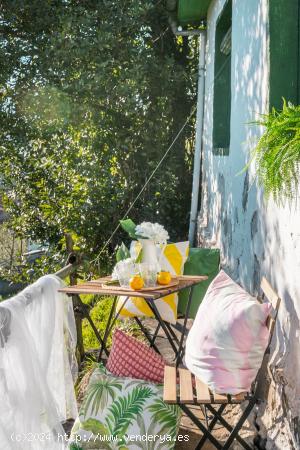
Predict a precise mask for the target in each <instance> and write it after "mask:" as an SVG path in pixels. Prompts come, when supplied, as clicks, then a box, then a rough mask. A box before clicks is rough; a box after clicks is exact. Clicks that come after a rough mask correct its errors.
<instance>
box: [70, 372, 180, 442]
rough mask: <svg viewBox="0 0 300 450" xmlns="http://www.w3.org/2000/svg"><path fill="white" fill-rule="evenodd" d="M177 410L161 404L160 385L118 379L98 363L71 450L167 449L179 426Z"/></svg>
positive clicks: (173, 440) (74, 431) (73, 431)
mask: <svg viewBox="0 0 300 450" xmlns="http://www.w3.org/2000/svg"><path fill="white" fill-rule="evenodd" d="M180 417H181V413H180V408H179V407H178V406H176V405H168V404H166V403H164V402H163V386H162V385H159V384H152V383H149V382H145V381H142V380H137V379H133V378H125V377H123V378H118V377H115V376H114V375H112V374H111V373H110V372H109V371H108V370H106V369H105V368H104V366H103V365H102V364H99V365H98V366H97V368H96V369H95V370H94V372H93V374H92V376H91V378H90V382H89V386H88V389H87V392H86V395H85V398H84V400H83V402H82V405H81V408H80V411H79V416H78V418H77V420H76V421H75V423H74V426H73V429H72V432H71V438H70V449H71V450H75V449H76V450H87V449H89V450H99V449H108V450H109V449H120V450H127V449H128V450H129V449H130V450H137V449H145V450H159V449H163V450H169V449H173V448H174V446H175V442H176V436H177V432H178V429H179V424H180Z"/></svg>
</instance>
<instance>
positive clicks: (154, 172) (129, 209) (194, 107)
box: [92, 105, 197, 263]
mask: <svg viewBox="0 0 300 450" xmlns="http://www.w3.org/2000/svg"><path fill="white" fill-rule="evenodd" d="M196 108H197V106H196V105H195V106H193V108H192V111H191V113H190V115H189V116H188V118H187V119H186V121H185V122H184V124H183V125H182V127H181V128H180V130H179V131H178V133H177V134H176V136H175V138H174V139H173V141H172V143H171V145H170V146H169V147H168V149H167V150H166V152H165V154H164V155H163V157H162V158H161V159H160V161H159V162H158V164H157V166H156V167H155V169H154V170H153V172H152V173H151V175H150V176H149V177H148V178H147V180H146V182H145V184H144V186H143V187H142V189H141V190H140V192H139V193H138V194H137V196H136V197H135V199H134V200H133V202H132V203H131V204H130V206H129V208H128V209H127V211H126V212H125V214H124V215H123V217H122V219H120V220H119V223H118V225H117V226H116V228H115V229H114V231H113V232H112V233H111V235H110V237H109V238H108V239H107V241H106V242H105V244H104V245H103V247H102V249H101V250H100V253H99V254H98V256H97V257H96V258H95V259H94V260H93V261H92V263H97V262H98V261H99V259H100V257H101V255H102V254H103V252H104V250H105V249H106V248H107V246H108V245H109V243H110V242H111V241H112V239H113V237H114V235H115V234H116V232H117V231H118V229H119V228H120V226H121V224H120V221H121V220H124V219H126V217H127V216H128V214H129V213H130V211H131V210H132V208H133V207H134V205H135V204H136V202H137V201H138V199H139V198H140V196H141V195H142V193H143V192H144V190H145V189H146V187H147V186H148V184H149V183H150V181H151V180H152V178H153V177H154V175H155V174H156V172H157V171H158V169H159V168H160V166H161V165H162V163H163V162H164V160H165V159H166V157H167V156H168V154H169V153H170V151H171V150H172V148H173V146H174V144H175V143H176V141H177V140H178V138H179V136H180V135H181V133H182V132H183V130H184V129H185V127H186V126H187V124H188V123H189V121H190V120H191V118H192V117H193V115H194V114H195V111H196Z"/></svg>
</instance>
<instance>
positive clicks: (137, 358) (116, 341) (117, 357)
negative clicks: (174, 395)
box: [106, 330, 165, 383]
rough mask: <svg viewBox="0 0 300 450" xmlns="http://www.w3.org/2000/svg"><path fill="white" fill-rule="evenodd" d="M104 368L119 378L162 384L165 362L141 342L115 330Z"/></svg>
mask: <svg viewBox="0 0 300 450" xmlns="http://www.w3.org/2000/svg"><path fill="white" fill-rule="evenodd" d="M106 367H107V369H108V370H109V371H110V372H111V373H112V374H114V375H116V376H119V377H129V378H137V379H140V380H145V381H151V382H153V383H163V379H164V367H165V361H164V359H163V358H162V356H160V355H159V354H158V353H156V352H155V351H154V350H153V349H152V348H150V347H148V346H147V345H145V344H144V343H143V342H140V341H138V340H137V339H135V338H134V337H132V336H129V335H128V334H126V333H124V332H123V331H121V330H116V331H115V332H114V335H113V342H112V348H111V351H110V354H109V357H108V360H107V364H106Z"/></svg>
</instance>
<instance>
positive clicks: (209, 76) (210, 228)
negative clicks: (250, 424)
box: [198, 0, 300, 449]
mask: <svg viewBox="0 0 300 450" xmlns="http://www.w3.org/2000/svg"><path fill="white" fill-rule="evenodd" d="M224 4H225V0H214V1H213V2H212V4H211V7H210V9H209V13H208V31H207V39H208V40H207V72H206V94H205V119H204V139H203V147H204V160H203V180H204V195H203V199H202V209H201V212H200V214H199V227H198V231H199V235H198V239H199V244H200V245H203V243H205V244H206V245H216V246H218V247H220V248H221V251H222V266H223V267H224V268H225V269H226V270H227V271H228V272H229V273H230V274H231V275H232V276H233V278H234V279H236V280H237V281H238V282H239V283H241V284H242V285H243V286H244V287H245V288H246V289H247V290H248V291H250V292H251V293H257V289H258V285H259V282H260V278H261V276H262V275H265V276H266V277H267V278H268V279H269V281H270V282H271V284H272V285H273V286H274V288H276V290H277V291H278V292H279V294H280V296H281V297H282V299H283V301H282V305H281V310H280V315H279V321H278V326H277V330H276V336H275V338H274V353H273V356H272V365H273V367H275V368H276V370H275V371H274V374H275V377H276V380H277V384H276V390H275V392H273V393H272V391H271V395H270V398H269V407H267V408H266V410H265V414H264V417H263V421H264V423H265V425H266V426H267V428H268V448H273V447H272V446H273V445H276V448H279V449H288V448H292V445H291V443H290V440H291V439H292V440H293V441H294V445H297V442H296V441H297V440H299V442H300V436H299V433H300V419H298V417H299V416H300V331H299V329H300V326H299V317H300V206H299V201H298V205H296V204H293V205H286V206H285V207H278V206H276V205H275V204H274V203H273V202H272V200H270V201H268V202H266V201H265V200H264V198H263V195H262V192H261V191H260V190H259V189H257V187H256V182H255V168H254V167H253V164H252V165H251V168H250V170H249V174H248V175H246V173H245V172H244V173H242V174H239V172H240V171H241V170H242V169H243V167H244V166H245V164H246V162H247V161H248V160H249V157H250V152H251V149H252V148H253V146H254V144H255V142H256V141H257V138H258V137H259V135H260V133H261V132H262V130H261V129H259V127H257V126H255V125H250V124H249V122H252V121H253V120H255V119H256V118H257V117H258V114H261V113H264V112H267V111H268V108H269V105H268V97H269V95H268V94H269V60H268V47H269V43H268V0H233V17H232V61H231V89H232V101H231V141H230V152H229V156H214V155H213V152H212V129H213V79H214V37H215V26H216V21H217V18H218V16H219V14H220V12H221V11H222V8H223V6H224ZM278 369H279V370H278ZM280 369H282V370H280ZM279 381H280V382H279ZM271 408H273V411H271ZM285 416H286V417H287V420H286V419H285ZM275 418H276V422H275ZM298 421H299V424H298ZM299 442H298V445H299ZM274 448H275V447H274Z"/></svg>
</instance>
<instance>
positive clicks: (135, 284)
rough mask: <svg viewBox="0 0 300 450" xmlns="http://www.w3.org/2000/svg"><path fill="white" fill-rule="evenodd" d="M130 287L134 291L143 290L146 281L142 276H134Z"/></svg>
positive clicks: (130, 281)
mask: <svg viewBox="0 0 300 450" xmlns="http://www.w3.org/2000/svg"><path fill="white" fill-rule="evenodd" d="M129 286H130V287H131V289H133V290H134V291H139V290H140V289H142V288H143V287H144V280H143V278H142V277H141V275H134V276H133V277H131V278H130V280H129Z"/></svg>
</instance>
